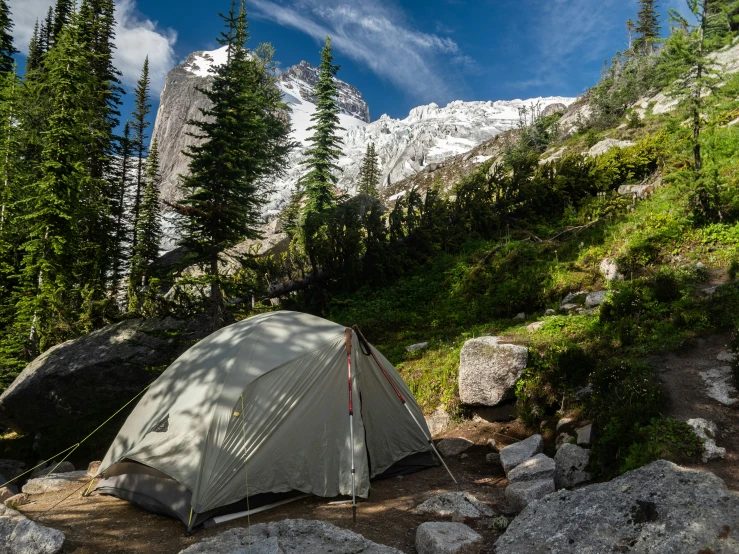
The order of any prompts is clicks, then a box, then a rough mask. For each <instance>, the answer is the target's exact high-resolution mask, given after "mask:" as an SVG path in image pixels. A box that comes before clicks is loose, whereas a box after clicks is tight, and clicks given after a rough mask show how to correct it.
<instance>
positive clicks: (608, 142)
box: [588, 138, 634, 158]
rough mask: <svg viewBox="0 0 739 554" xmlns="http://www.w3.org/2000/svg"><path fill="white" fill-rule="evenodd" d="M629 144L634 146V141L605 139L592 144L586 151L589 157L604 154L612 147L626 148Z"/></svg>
mask: <svg viewBox="0 0 739 554" xmlns="http://www.w3.org/2000/svg"><path fill="white" fill-rule="evenodd" d="M629 146H634V143H633V142H631V141H630V140H616V139H612V138H609V139H605V140H602V141H600V142H599V143H598V144H596V145H595V146H593V147H592V148H591V149H590V150H589V151H588V156H590V157H591V158H595V157H596V156H600V155H601V154H605V153H606V152H608V151H609V150H611V149H613V148H628V147H629Z"/></svg>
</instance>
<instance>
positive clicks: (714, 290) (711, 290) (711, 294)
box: [701, 285, 721, 298]
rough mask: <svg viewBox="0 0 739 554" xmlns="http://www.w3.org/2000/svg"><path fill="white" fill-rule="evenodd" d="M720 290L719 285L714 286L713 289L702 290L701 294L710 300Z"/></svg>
mask: <svg viewBox="0 0 739 554" xmlns="http://www.w3.org/2000/svg"><path fill="white" fill-rule="evenodd" d="M720 288H721V285H718V286H715V287H708V288H705V289H702V290H701V292H702V293H703V294H705V295H706V296H708V297H709V298H712V297H713V295H714V294H716V291H717V290H718V289H720Z"/></svg>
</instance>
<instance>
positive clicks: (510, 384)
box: [459, 337, 529, 406]
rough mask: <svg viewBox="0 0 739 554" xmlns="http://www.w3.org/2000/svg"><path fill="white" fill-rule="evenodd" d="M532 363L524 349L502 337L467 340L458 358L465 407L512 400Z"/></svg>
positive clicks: (461, 395)
mask: <svg viewBox="0 0 739 554" xmlns="http://www.w3.org/2000/svg"><path fill="white" fill-rule="evenodd" d="M528 360H529V351H528V349H527V348H525V347H523V346H516V345H514V344H503V343H502V342H501V339H500V338H499V337H480V338H476V339H472V340H468V341H467V342H466V343H465V344H464V346H463V347H462V352H461V353H460V356H459V397H460V399H461V400H462V403H463V404H470V405H477V406H497V405H498V404H500V403H501V402H503V401H504V400H507V399H509V398H511V397H512V395H513V389H514V387H515V385H516V382H517V381H518V380H519V378H520V377H521V374H522V373H523V371H524V369H526V365H527V364H528Z"/></svg>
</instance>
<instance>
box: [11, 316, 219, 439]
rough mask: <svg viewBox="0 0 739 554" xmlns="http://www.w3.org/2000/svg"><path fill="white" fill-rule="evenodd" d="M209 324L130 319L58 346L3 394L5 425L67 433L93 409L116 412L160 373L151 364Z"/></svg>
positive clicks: (168, 357) (171, 355)
mask: <svg viewBox="0 0 739 554" xmlns="http://www.w3.org/2000/svg"><path fill="white" fill-rule="evenodd" d="M209 330H210V326H209V324H208V322H207V321H206V319H204V318H193V319H191V320H188V321H184V320H176V319H173V318H169V317H168V318H164V319H156V318H153V319H147V320H143V319H130V320H126V321H123V322H121V323H117V324H115V325H109V326H108V327H105V328H103V329H100V330H98V331H95V332H93V333H90V334H89V335H85V336H84V337H81V338H79V339H76V340H72V341H68V342H65V343H63V344H60V345H58V346H55V347H53V348H51V349H49V350H47V351H46V352H44V353H43V354H42V355H41V356H39V357H38V358H36V359H35V360H34V361H32V362H31V363H30V364H28V366H27V367H26V368H25V369H24V370H23V372H22V373H21V374H20V375H19V376H18V377H17V378H16V380H15V381H14V382H13V383H12V384H11V385H10V387H9V388H8V389H7V390H6V391H5V392H4V393H3V395H2V396H0V426H5V427H9V428H11V429H12V430H14V431H17V432H18V433H22V434H26V435H34V434H36V433H37V432H38V431H41V430H42V429H49V428H51V427H53V428H55V429H57V430H58V431H59V432H60V433H64V432H68V430H69V429H74V428H76V423H77V421H78V420H80V419H85V418H88V417H90V414H94V413H105V414H109V413H112V412H114V411H115V410H117V409H118V408H120V407H121V406H123V405H124V404H125V403H126V402H128V401H129V400H131V398H132V397H133V396H134V395H136V394H138V393H139V392H141V390H142V389H143V388H144V387H145V386H147V385H148V384H149V383H151V382H152V381H153V380H154V379H155V378H156V377H157V373H156V372H154V371H152V370H151V368H153V367H160V366H165V365H168V364H169V363H171V362H172V361H174V360H175V359H176V358H177V357H178V356H179V355H180V354H182V353H183V352H184V351H185V350H187V349H188V348H190V347H191V346H192V341H193V340H197V339H200V338H202V337H204V336H206V335H207V334H209ZM39 406H43V409H39Z"/></svg>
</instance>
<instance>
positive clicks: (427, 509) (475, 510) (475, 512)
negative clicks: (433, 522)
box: [416, 492, 493, 520]
mask: <svg viewBox="0 0 739 554" xmlns="http://www.w3.org/2000/svg"><path fill="white" fill-rule="evenodd" d="M416 510H418V511H419V512H420V513H423V514H433V515H437V516H452V518H454V519H455V520H457V519H461V518H465V517H470V518H481V517H492V516H493V510H492V509H491V508H490V507H489V506H488V505H487V504H483V503H482V502H480V501H479V500H478V499H477V498H475V497H474V496H472V495H471V494H469V493H466V492H447V493H444V494H438V495H436V496H432V497H431V498H429V499H428V500H426V501H425V502H424V503H422V504H421V505H420V506H418V508H416Z"/></svg>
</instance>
